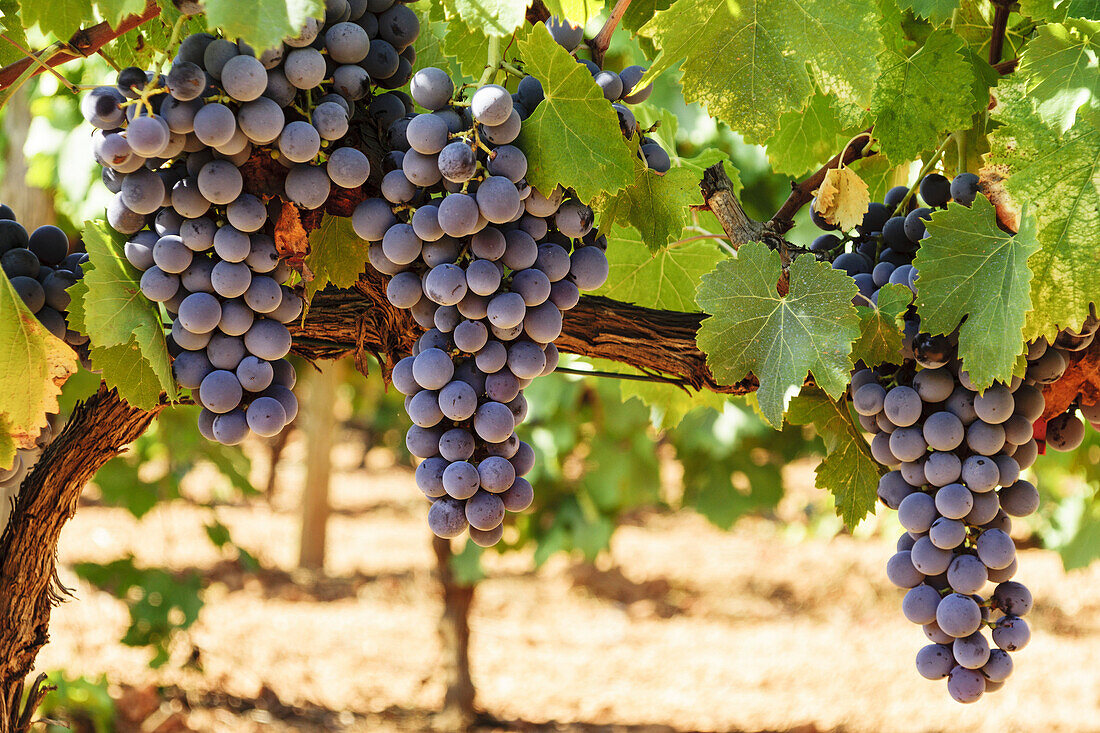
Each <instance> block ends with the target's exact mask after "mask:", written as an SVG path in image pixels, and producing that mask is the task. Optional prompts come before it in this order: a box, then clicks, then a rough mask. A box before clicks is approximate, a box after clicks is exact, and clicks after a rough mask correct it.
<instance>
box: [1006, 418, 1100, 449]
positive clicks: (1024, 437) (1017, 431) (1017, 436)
mask: <svg viewBox="0 0 1100 733" xmlns="http://www.w3.org/2000/svg"><path fill="white" fill-rule="evenodd" d="M1002 425H1003V426H1004V429H1005V442H1006V443H1011V444H1012V445H1023V444H1024V443H1027V442H1028V441H1029V440H1031V439H1032V436H1033V435H1034V428H1033V427H1032V421H1031V420H1028V419H1027V418H1026V417H1024V416H1023V415H1012V416H1011V417H1010V418H1008V419H1007V420H1005V421H1004V422H1003V423H1002ZM1082 427H1083V426H1082ZM1082 437H1084V436H1082Z"/></svg>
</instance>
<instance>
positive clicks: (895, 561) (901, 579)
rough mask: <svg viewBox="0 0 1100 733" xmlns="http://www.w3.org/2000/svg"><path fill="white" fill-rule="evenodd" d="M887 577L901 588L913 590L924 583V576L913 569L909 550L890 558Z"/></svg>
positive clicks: (887, 565)
mask: <svg viewBox="0 0 1100 733" xmlns="http://www.w3.org/2000/svg"><path fill="white" fill-rule="evenodd" d="M886 577H888V578H889V579H890V582H891V583H893V584H894V585H896V586H897V587H899V588H913V587H915V586H917V585H920V583H921V582H922V581H924V574H923V573H921V572H920V571H919V570H917V569H916V568H915V567H913V562H912V560H911V559H910V555H909V551H908V550H904V551H901V552H898V553H897V554H895V555H894V556H893V557H891V558H890V560H889V561H888V562H887V563H886Z"/></svg>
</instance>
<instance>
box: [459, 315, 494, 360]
mask: <svg viewBox="0 0 1100 733" xmlns="http://www.w3.org/2000/svg"><path fill="white" fill-rule="evenodd" d="M488 338H489V332H488V330H487V329H486V328H485V326H484V324H482V323H481V322H480V321H470V320H467V321H463V322H462V323H460V324H458V326H456V327H455V330H454V342H455V346H456V347H457V348H459V349H460V350H462V351H465V352H466V353H468V354H473V353H476V352H477V351H479V350H480V349H481V348H482V347H483V346H485V344H486V342H487V341H488Z"/></svg>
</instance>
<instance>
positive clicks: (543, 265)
mask: <svg viewBox="0 0 1100 733" xmlns="http://www.w3.org/2000/svg"><path fill="white" fill-rule="evenodd" d="M570 265H571V261H570V259H569V253H568V252H566V251H565V249H564V248H562V247H560V246H558V245H557V244H553V243H548V244H540V245H539V247H538V255H537V256H536V258H535V267H537V268H538V269H540V270H542V271H543V272H545V273H546V277H548V278H550V282H557V281H558V280H561V279H562V278H564V277H565V276H566V275H568V274H569V267H570Z"/></svg>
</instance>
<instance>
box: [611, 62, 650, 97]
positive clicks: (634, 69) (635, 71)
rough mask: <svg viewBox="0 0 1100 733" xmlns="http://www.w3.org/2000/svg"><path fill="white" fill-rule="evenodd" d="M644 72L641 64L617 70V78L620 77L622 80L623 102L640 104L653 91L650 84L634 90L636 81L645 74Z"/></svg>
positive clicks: (636, 84)
mask: <svg viewBox="0 0 1100 733" xmlns="http://www.w3.org/2000/svg"><path fill="white" fill-rule="evenodd" d="M645 72H646V70H645V68H644V67H641V66H627V67H626V68H625V69H623V70H622V71H620V72H619V78H620V79H622V82H623V95H622V100H623V101H624V102H626V103H628V104H640V103H641V102H644V101H646V100H647V99H649V95H650V94H651V93H652V92H653V85H652V84H648V85H646V86H644V87H642V88H641V89H637V90H635V87H637V86H638V82H640V81H641V80H642V77H643V76H645Z"/></svg>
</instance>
